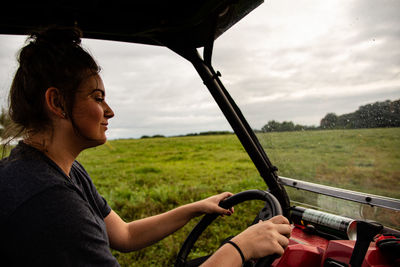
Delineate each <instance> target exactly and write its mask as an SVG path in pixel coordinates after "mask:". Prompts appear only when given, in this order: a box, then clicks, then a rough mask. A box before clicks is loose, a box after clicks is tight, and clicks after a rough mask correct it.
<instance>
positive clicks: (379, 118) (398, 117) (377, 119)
mask: <svg viewBox="0 0 400 267" xmlns="http://www.w3.org/2000/svg"><path fill="white" fill-rule="evenodd" d="M10 124H12V122H11V120H10V118H9V116H8V112H7V110H5V109H2V110H1V113H0V137H2V138H6V137H7V136H4V134H5V132H4V130H5V128H7V126H9V125H10ZM385 127H400V99H398V100H395V101H390V100H386V101H383V102H375V103H373V104H367V105H364V106H360V107H359V108H358V110H356V111H355V112H352V113H348V114H343V115H336V114H335V113H328V114H326V115H325V117H323V118H322V119H321V121H320V125H319V126H307V125H300V124H295V123H293V122H292V121H284V122H278V121H275V120H271V121H269V122H268V123H267V124H265V125H264V126H263V127H262V128H261V130H255V132H289V131H310V130H323V129H359V128H385ZM8 134H11V135H13V134H15V133H13V132H12V130H11V131H9V132H8ZM212 134H231V132H229V131H208V132H201V133H190V134H187V135H181V136H195V135H212ZM156 137H164V136H163V135H154V136H146V135H144V136H142V137H141V138H156Z"/></svg>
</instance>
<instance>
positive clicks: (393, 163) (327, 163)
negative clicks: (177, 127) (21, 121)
mask: <svg viewBox="0 0 400 267" xmlns="http://www.w3.org/2000/svg"><path fill="white" fill-rule="evenodd" d="M260 142H261V143H262V145H263V146H264V147H265V148H266V151H267V154H268V155H269V156H270V158H271V161H272V162H273V163H274V164H275V165H276V166H278V168H279V175H280V176H286V177H291V178H296V179H305V180H307V181H312V182H317V183H322V184H326V185H333V186H340V187H342V188H346V189H351V190H356V191H364V192H368V193H373V194H380V195H384V196H389V197H393V198H400V183H399V178H400V128H390V129H364V130H332V131H308V132H285V133H267V134H261V135H260ZM79 161H80V162H81V163H82V164H83V165H84V166H85V168H86V169H87V171H88V172H89V174H90V175H91V177H92V179H93V180H94V183H95V184H96V186H97V188H98V190H99V191H100V193H101V194H102V195H103V196H104V197H105V198H106V199H107V201H108V202H109V204H110V205H111V207H112V208H113V209H114V210H115V211H116V212H117V213H118V214H119V215H120V216H121V217H122V218H123V219H124V220H126V221H130V220H134V219H138V218H143V217H146V216H150V215H154V214H157V213H160V212H163V211H166V210H168V209H172V208H174V207H177V206H179V205H182V204H185V203H189V202H192V201H196V200H199V199H202V198H205V197H208V196H210V195H212V194H215V193H219V192H222V191H231V192H233V193H237V192H240V191H243V190H247V189H254V188H258V189H266V186H265V184H264V182H263V180H262V179H261V178H260V177H259V174H258V172H257V170H256V169H255V167H254V165H253V163H252V162H251V161H250V159H249V156H248V155H247V153H246V152H245V151H244V149H243V147H242V146H241V144H240V143H239V141H238V139H237V137H236V136H234V135H220V136H196V137H176V138H154V139H141V140H113V141H109V142H108V143H107V144H105V145H103V146H101V147H97V148H93V149H89V150H87V151H85V152H84V153H82V154H81V155H80V157H79ZM262 206H263V205H262V203H259V202H254V203H247V204H241V205H239V206H238V207H236V209H235V214H234V215H233V216H231V217H224V218H220V219H218V220H216V221H215V222H214V223H213V225H212V227H209V228H210V231H207V232H205V233H204V234H203V236H204V238H203V237H201V240H199V241H198V243H197V244H198V247H196V248H195V250H194V253H192V255H193V256H199V255H205V254H206V253H211V252H212V251H213V250H214V249H216V248H217V247H218V244H219V243H220V242H221V241H222V239H223V238H225V237H227V236H229V235H232V234H236V233H237V232H238V231H240V230H241V229H244V228H245V227H246V225H248V224H249V223H250V222H251V221H252V220H253V219H254V217H255V215H256V213H257V212H258V209H260V208H261V207H262ZM197 221H198V219H194V220H192V222H190V223H189V224H188V225H187V226H185V227H184V228H183V229H181V230H180V231H178V232H177V233H175V234H174V235H172V236H170V237H167V238H165V239H164V240H162V241H161V242H159V243H157V244H155V245H153V246H151V247H149V248H146V249H144V250H141V251H139V252H133V253H127V254H122V253H118V252H115V251H114V252H113V253H114V255H115V256H116V257H117V258H118V260H119V262H120V264H121V265H122V266H152V265H153V266H171V265H173V262H174V260H175V256H176V254H177V252H178V251H179V248H180V246H181V244H182V242H183V241H184V239H185V237H186V236H187V234H188V233H189V232H190V230H191V229H192V227H193V226H194V225H195V223H196V222H197ZM394 224H400V222H398V221H397V220H396V221H394Z"/></svg>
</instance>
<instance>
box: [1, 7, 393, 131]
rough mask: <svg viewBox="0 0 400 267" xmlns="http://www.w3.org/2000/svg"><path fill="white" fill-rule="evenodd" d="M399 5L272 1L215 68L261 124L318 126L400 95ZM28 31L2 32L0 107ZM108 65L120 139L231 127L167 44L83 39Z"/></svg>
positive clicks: (233, 34) (221, 51) (238, 33)
mask: <svg viewBox="0 0 400 267" xmlns="http://www.w3.org/2000/svg"><path fill="white" fill-rule="evenodd" d="M399 12H400V1H398V0H379V1H378V0H335V1H309V0H297V1H289V0H286V1H283V0H272V1H271V0H270V1H266V2H265V3H264V4H262V5H261V6H260V7H258V8H257V9H256V10H254V11H253V12H252V13H250V14H249V15H248V16H246V17H245V18H244V19H242V21H240V22H239V23H238V24H236V25H234V26H233V27H232V28H231V29H230V30H228V31H227V32H226V33H224V34H223V35H222V36H220V37H219V38H218V39H217V40H216V43H215V45H214V53H213V55H214V56H213V65H214V69H216V70H219V71H220V72H221V73H222V77H221V79H222V81H223V83H224V84H225V86H226V87H227V89H228V90H229V91H230V93H231V94H232V96H233V98H234V99H235V100H236V101H237V103H238V105H239V107H240V108H241V110H242V111H243V113H244V114H245V116H246V117H247V118H248V120H249V122H250V124H251V125H252V127H253V128H257V129H260V128H261V127H262V126H263V125H265V124H266V123H267V122H268V121H269V120H273V119H274V120H277V121H284V120H287V121H293V122H294V123H298V124H305V125H319V121H320V119H321V118H322V117H324V116H325V115H326V113H328V112H335V113H336V114H338V115H340V114H344V113H348V112H353V111H355V110H356V109H357V108H358V107H359V106H360V105H364V104H367V103H373V102H376V101H384V100H387V99H389V100H395V99H399V98H400V49H399V47H400V16H399V14H400V13H399ZM24 40H25V37H22V36H7V35H0V105H1V106H2V107H5V106H6V99H7V94H8V89H9V86H10V83H11V80H12V77H13V74H14V72H15V70H16V67H17V62H16V54H17V51H18V49H19V48H20V47H22V45H23V43H24ZM83 44H84V46H85V47H86V48H87V49H88V50H90V52H91V53H92V54H93V55H94V57H95V58H96V59H97V61H98V62H99V64H100V65H101V66H102V69H103V71H102V77H103V80H104V83H105V86H106V90H107V93H106V94H107V101H108V102H109V104H110V106H111V107H112V108H113V109H114V111H115V114H116V116H115V118H113V119H112V120H111V121H110V127H109V128H110V129H109V132H108V136H109V138H111V139H114V138H129V137H134V138H137V137H140V136H142V135H154V134H163V135H166V136H170V135H178V134H187V133H193V132H201V131H208V130H231V128H230V126H229V125H228V124H227V123H226V121H225V119H224V118H223V116H222V113H221V111H220V110H219V109H218V107H217V106H216V104H215V102H214V101H213V100H212V97H211V96H210V94H209V92H208V91H207V89H206V88H205V86H204V85H203V83H202V81H201V80H200V78H199V77H198V75H197V73H196V72H195V70H194V68H193V67H192V65H191V64H190V63H189V62H187V61H186V60H184V59H182V58H180V57H179V56H177V55H176V54H174V53H173V52H171V51H169V50H168V49H166V48H160V47H153V46H145V45H137V44H127V43H120V42H109V41H97V40H84V42H83Z"/></svg>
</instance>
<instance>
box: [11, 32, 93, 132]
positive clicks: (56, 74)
mask: <svg viewBox="0 0 400 267" xmlns="http://www.w3.org/2000/svg"><path fill="white" fill-rule="evenodd" d="M81 37H82V32H81V31H80V30H79V29H78V28H59V27H51V28H47V29H45V30H43V31H40V32H36V33H33V34H32V35H30V36H29V37H28V39H27V41H26V43H27V44H26V46H25V47H23V48H22V49H21V50H20V53H19V57H18V62H19V68H18V70H17V72H16V74H15V77H14V80H13V82H12V84H11V88H10V95H9V115H10V118H11V120H12V121H13V122H14V124H15V125H14V128H15V126H16V128H18V130H17V131H16V130H15V129H14V130H13V132H14V134H13V137H15V136H16V135H20V134H22V133H26V132H27V131H34V132H36V131H40V130H43V129H46V127H51V121H50V118H49V116H48V114H47V112H46V110H45V108H44V107H45V105H44V101H45V92H46V90H47V89H48V88H50V87H55V88H57V89H58V90H59V92H60V94H61V96H62V98H63V103H62V104H63V108H64V109H65V110H64V112H65V113H66V115H67V116H68V117H69V118H71V119H72V116H71V114H72V108H73V103H74V97H75V93H76V91H77V89H78V87H79V85H80V84H81V83H82V81H83V80H84V79H86V78H87V77H89V76H91V75H94V74H98V73H99V72H100V67H99V66H98V65H97V63H96V62H95V60H94V59H93V57H92V56H91V55H90V54H89V53H88V52H87V51H85V50H84V49H83V48H82V46H81Z"/></svg>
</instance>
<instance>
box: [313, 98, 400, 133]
mask: <svg viewBox="0 0 400 267" xmlns="http://www.w3.org/2000/svg"><path fill="white" fill-rule="evenodd" d="M320 125H321V128H322V129H332V128H343V129H357V128H378V127H400V100H395V101H390V100H386V101H383V102H375V103H373V104H367V105H363V106H360V107H359V108H358V109H357V110H356V111H355V112H352V113H348V114H343V115H340V116H337V115H336V114H335V113H328V114H327V115H326V116H325V117H324V118H323V119H322V120H321V124H320Z"/></svg>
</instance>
